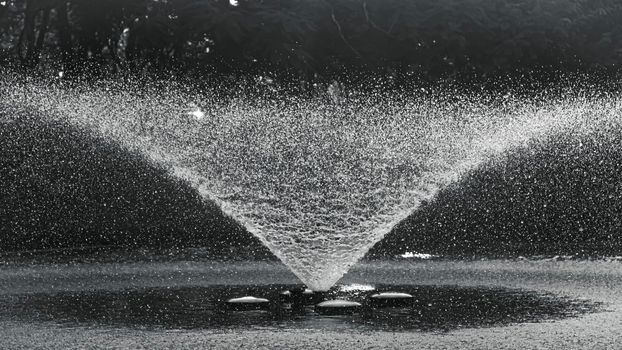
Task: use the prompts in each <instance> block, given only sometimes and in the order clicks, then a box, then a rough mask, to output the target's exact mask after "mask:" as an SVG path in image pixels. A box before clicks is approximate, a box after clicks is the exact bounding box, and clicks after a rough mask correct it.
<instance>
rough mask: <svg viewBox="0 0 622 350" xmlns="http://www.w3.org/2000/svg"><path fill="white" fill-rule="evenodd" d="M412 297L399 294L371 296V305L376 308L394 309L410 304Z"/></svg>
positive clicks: (386, 293)
mask: <svg viewBox="0 0 622 350" xmlns="http://www.w3.org/2000/svg"><path fill="white" fill-rule="evenodd" d="M412 300H413V296H412V295H411V294H408V293H401V292H383V293H378V294H374V295H372V296H371V303H372V305H373V306H376V307H396V306H404V305H407V304H410V303H411V302H412Z"/></svg>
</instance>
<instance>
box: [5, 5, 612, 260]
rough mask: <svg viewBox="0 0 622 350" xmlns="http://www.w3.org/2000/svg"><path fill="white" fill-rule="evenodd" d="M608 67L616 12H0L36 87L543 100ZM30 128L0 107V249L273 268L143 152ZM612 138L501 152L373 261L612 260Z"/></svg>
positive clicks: (604, 8)
mask: <svg viewBox="0 0 622 350" xmlns="http://www.w3.org/2000/svg"><path fill="white" fill-rule="evenodd" d="M208 49H209V50H208ZM621 57H622V3H620V2H619V1H615V0H608V1H607V0H602V1H582V0H551V1H537V0H516V1H503V0H498V1H486V0H470V1H466V0H463V1H458V0H437V1H433V0H413V1H404V0H364V1H361V0H335V1H319V0H318V1H307V0H304V1H303V0H282V1H279V0H264V1H244V0H240V1H239V4H238V6H232V5H230V4H229V2H228V1H217V0H213V1H207V0H169V1H152V0H149V1H148V0H97V1H95V0H73V1H58V0H38V1H37V0H28V1H26V0H7V1H6V2H5V4H4V5H2V6H0V64H2V65H3V66H5V67H11V69H12V70H22V71H24V72H25V73H27V74H39V75H43V76H46V75H48V76H54V77H56V76H57V74H58V72H59V71H63V72H64V77H63V79H69V80H71V79H80V80H83V79H98V78H102V77H106V78H109V77H115V76H127V75H140V76H156V77H163V78H166V79H178V78H179V79H193V78H192V77H200V80H201V81H202V83H204V84H211V83H214V84H223V82H225V83H226V82H230V83H231V84H233V85H234V84H239V82H240V81H250V82H254V83H257V82H265V81H266V79H265V78H266V77H268V78H269V79H270V80H269V81H271V83H270V84H283V85H287V86H289V87H293V88H294V89H300V91H313V90H314V89H316V87H317V86H318V85H319V86H326V85H327V84H330V83H331V82H333V81H339V82H340V83H342V84H344V86H345V88H348V87H350V86H371V87H372V88H374V89H383V90H386V89H400V88H407V87H410V86H412V85H413V84H417V85H418V86H420V85H421V84H438V83H439V82H447V81H449V82H451V83H452V84H458V85H462V86H468V87H473V86H477V87H478V88H481V87H486V88H490V89H492V90H499V91H505V90H507V89H508V88H509V89H519V90H524V89H527V90H533V91H539V90H542V89H549V88H551V87H552V86H555V85H556V84H558V83H560V82H561V81H562V80H564V81H566V80H567V79H568V77H572V76H573V75H580V76H583V77H586V76H587V77H590V79H592V80H591V82H595V83H596V84H597V85H598V84H603V85H604V84H610V83H614V84H615V83H617V82H619V81H620V62H622V61H621ZM260 77H261V78H260ZM571 79H572V78H571ZM370 81H371V82H372V83H373V84H369V82H370ZM314 84H315V85H314ZM592 88H593V87H592ZM0 98H1V97H0ZM42 120H44V118H39V116H37V115H36V114H33V113H29V112H28V111H15V110H13V109H12V108H11V106H5V105H2V103H1V101H0V121H1V124H0V251H5V252H6V251H22V252H23V251H32V250H38V249H41V250H44V251H49V250H50V249H58V248H63V249H64V248H76V247H95V249H99V248H98V247H111V248H115V249H116V248H118V249H136V248H150V249H151V248H153V249H163V248H166V249H169V248H183V247H196V246H201V247H205V249H206V251H207V254H208V255H211V256H223V257H242V256H244V257H261V258H266V257H271V254H270V253H269V252H268V251H267V250H266V249H265V248H264V247H263V246H261V244H260V243H259V241H258V240H257V239H255V238H254V237H253V236H252V235H251V234H249V233H248V232H246V231H245V230H244V229H243V228H242V227H240V226H239V225H238V224H237V223H235V222H234V221H233V220H231V219H229V218H226V217H225V216H223V215H222V213H221V212H220V210H219V209H218V208H217V207H215V206H214V205H212V204H210V203H206V202H205V201H203V200H201V198H200V197H199V195H198V194H197V193H196V192H195V191H194V190H193V189H192V188H191V187H190V186H188V185H187V184H185V183H183V182H181V181H179V180H177V179H175V178H172V177H170V176H169V175H167V174H166V172H165V171H164V170H163V169H160V168H158V167H156V166H154V165H152V164H151V163H149V162H148V161H146V160H145V159H143V157H142V156H140V155H138V154H134V153H132V152H128V151H127V150H124V149H122V148H120V147H118V146H117V145H114V144H111V143H110V142H108V141H106V140H103V139H101V138H98V137H96V136H94V135H91V134H90V133H88V132H86V131H84V130H77V129H75V128H72V127H68V126H66V125H62V124H51V123H49V122H43V121H42ZM614 135H622V132H620V133H617V134H616V133H615V132H607V133H602V134H591V135H587V136H585V137H584V138H583V139H578V138H576V137H575V138H564V137H559V138H557V139H551V140H548V141H547V142H545V143H543V144H539V145H531V146H530V148H529V149H519V150H516V151H514V152H511V153H508V154H505V155H504V157H505V158H504V159H503V160H496V161H493V162H492V163H490V164H487V165H485V166H483V167H482V168H479V169H477V170H474V171H472V172H471V173H469V174H467V176H465V177H464V178H463V179H462V180H461V181H460V182H458V183H456V184H454V185H452V186H450V187H449V188H447V189H445V190H443V191H442V192H441V193H440V194H439V196H438V197H437V198H436V199H435V200H434V201H431V202H429V203H425V204H424V205H423V207H422V208H421V209H420V210H418V211H417V212H415V213H413V214H412V215H411V217H409V218H408V219H407V220H405V221H404V222H403V223H401V224H400V225H398V226H397V227H396V228H395V229H394V230H393V231H392V232H391V233H389V234H388V235H387V237H386V238H385V239H384V240H383V241H382V242H380V243H379V244H378V245H376V246H375V247H374V248H373V249H372V251H371V252H370V256H393V255H395V254H398V253H403V252H404V251H405V250H416V251H424V252H431V253H437V254H447V255H452V256H473V255H487V256H491V255H494V256H497V255H498V256H518V255H537V254H551V255H554V254H582V255H613V254H622V223H621V220H622V219H621V217H622V215H621V214H620V213H622V200H621V198H622V181H621V180H622V179H621V175H620V174H621V171H622V164H621V163H620V160H621V159H622V154H621V153H622V151H620V147H619V145H620V144H622V142H621V141H622V139H621V138H620V137H615V136H614ZM579 145H580V146H579Z"/></svg>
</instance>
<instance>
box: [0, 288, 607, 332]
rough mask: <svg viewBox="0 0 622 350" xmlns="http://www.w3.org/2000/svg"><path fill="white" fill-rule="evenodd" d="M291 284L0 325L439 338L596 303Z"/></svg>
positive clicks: (52, 306) (120, 297)
mask: <svg viewBox="0 0 622 350" xmlns="http://www.w3.org/2000/svg"><path fill="white" fill-rule="evenodd" d="M293 287H296V286H294V285H264V286H209V287H183V288H182V287H180V288H143V289H128V290H121V291H87V292H58V293H52V294H47V293H35V294H26V295H14V296H12V297H11V298H9V299H5V300H4V301H0V319H1V318H5V319H7V318H8V319H13V320H23V321H29V322H32V321H43V322H53V323H55V324H59V325H63V326H110V327H129V328H140V329H154V330H157V329H229V328H230V329H234V328H266V327H268V328H273V329H279V328H286V329H296V328H298V329H327V330H332V331H334V330H335V329H337V330H338V329H344V330H346V329H347V330H355V331H356V330H360V331H369V330H392V331H414V330H418V331H431V332H443V331H449V330H454V329H459V328H479V327H493V326H502V325H508V324H513V323H521V322H542V321H550V320H558V319H562V318H566V317H576V316H579V315H582V314H586V313H590V312H596V311H598V309H599V304H598V303H595V302H588V301H584V300H581V301H579V300H572V299H568V298H563V297H559V296H555V295H553V294H542V293H536V292H531V291H524V290H517V289H503V288H473V287H454V286H395V285H391V286H389V285H376V286H375V289H374V290H365V291H361V290H354V291H343V290H339V289H334V290H332V291H330V292H328V293H327V294H325V295H316V296H315V297H308V298H307V299H306V300H303V301H300V300H299V301H298V302H294V303H292V302H291V300H286V299H284V297H283V296H282V295H281V294H280V293H281V292H282V291H284V290H287V289H289V288H293ZM382 291H397V292H406V293H410V294H412V295H413V298H412V300H410V301H408V302H406V303H405V304H403V305H398V306H390V305H389V306H388V307H387V306H386V305H380V306H379V305H374V304H373V303H372V302H371V299H370V298H369V297H370V296H371V295H372V294H374V293H378V292H382ZM246 295H253V296H256V297H263V298H267V299H268V300H270V303H269V304H268V305H266V307H265V308H263V309H260V310H247V311H236V310H232V309H231V308H230V307H229V306H228V304H227V303H226V300H228V299H230V298H233V297H241V296H246ZM335 298H340V299H348V300H354V301H358V302H360V303H362V307H361V308H360V310H357V311H356V312H354V313H352V314H343V315H331V316H326V315H321V314H319V313H317V312H316V310H315V307H314V304H315V303H317V302H318V301H321V300H322V299H335Z"/></svg>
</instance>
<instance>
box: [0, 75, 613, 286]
mask: <svg viewBox="0 0 622 350" xmlns="http://www.w3.org/2000/svg"><path fill="white" fill-rule="evenodd" d="M12 79H13V80H12ZM0 86H1V87H2V88H3V90H6V91H7V94H6V97H5V100H4V101H3V105H5V106H10V108H13V109H18V110H19V109H32V110H36V111H40V112H42V113H44V114H45V115H47V116H48V118H50V120H57V121H62V122H64V123H69V124H71V125H75V126H76V127H79V128H82V129H84V130H88V131H89V132H92V133H95V134H98V135H101V136H103V137H106V138H108V139H110V140H113V141H114V142H117V143H118V144H120V145H122V146H123V147H126V148H128V149H131V150H136V151H138V152H140V153H141V154H143V155H144V156H145V157H147V158H148V159H150V160H151V161H153V162H154V163H156V164H158V165H159V166H161V167H163V168H165V169H167V171H168V172H169V173H170V174H172V175H174V176H176V177H178V178H180V179H182V180H184V181H187V183H189V184H191V185H192V186H193V187H194V188H196V190H197V191H198V192H199V193H200V194H201V195H202V196H204V198H205V199H206V200H209V201H212V202H214V203H216V204H217V205H219V206H220V207H221V208H222V210H223V211H224V212H225V213H226V214H227V215H229V216H231V217H232V218H234V219H235V220H237V221H238V222H240V223H242V224H243V225H244V226H245V227H246V229H247V230H248V231H250V232H251V233H253V234H254V235H256V236H257V237H258V238H259V239H260V240H261V242H262V243H263V244H264V245H266V246H267V247H268V248H269V249H270V250H271V251H272V252H273V253H274V254H275V255H276V256H277V257H278V258H279V259H280V260H281V261H282V262H284V263H285V264H286V265H287V266H288V267H289V268H290V269H291V270H292V271H293V272H294V273H295V274H296V275H297V276H298V278H300V280H301V281H302V282H303V283H304V284H306V285H307V286H309V288H311V289H312V290H314V291H327V290H328V289H329V288H330V287H331V286H333V285H334V284H335V283H336V282H337V281H338V280H339V279H340V278H341V277H342V276H343V274H344V273H345V272H347V271H348V269H349V268H350V267H352V266H353V265H354V264H355V263H356V262H357V261H358V260H359V259H360V258H362V257H363V256H364V255H365V253H366V252H367V251H368V250H369V248H370V247H371V246H373V245H374V244H375V243H377V242H378V241H379V240H381V239H382V238H383V237H384V235H385V234H386V233H387V232H388V231H390V230H391V229H392V228H393V227H394V226H395V225H396V224H397V223H399V222H400V221H402V220H403V219H404V218H405V217H407V216H408V215H409V214H410V213H412V212H413V211H414V210H416V209H417V208H418V207H419V206H420V205H421V203H423V202H426V201H429V200H431V199H433V198H434V196H435V195H436V193H438V191H440V190H441V189H443V188H445V187H446V186H448V185H449V184H452V183H454V182H455V181H457V180H458V179H460V178H461V176H463V174H465V173H468V172H469V171H472V170H473V169H477V167H479V166H481V165H482V164H484V163H491V162H494V161H495V159H497V157H501V156H502V155H503V154H504V152H507V151H508V150H511V149H514V148H517V147H523V146H525V145H527V144H529V143H537V142H546V141H547V139H548V138H549V137H551V135H555V134H560V133H572V134H588V133H590V132H592V131H593V130H596V129H599V128H601V127H602V126H603V125H607V124H612V123H613V124H616V123H617V124H619V117H618V115H619V109H620V104H619V103H618V100H617V98H616V97H611V98H608V99H607V100H606V101H603V100H602V99H592V98H588V97H582V96H581V95H580V94H576V95H574V96H573V97H568V98H565V99H562V100H554V99H552V100H551V102H549V103H545V104H542V103H541V102H540V101H532V100H530V99H521V98H513V97H512V98H506V97H503V98H496V99H495V98H489V97H486V96H483V97H479V98H478V97H473V96H455V92H453V91H452V92H448V93H451V94H454V95H452V96H451V98H447V96H444V95H443V94H442V93H439V95H438V96H429V95H425V96H422V95H417V94H416V93H415V94H410V95H408V94H402V95H392V96H390V97H387V98H386V99H382V98H377V97H375V98H371V97H370V96H366V95H364V94H362V95H360V96H355V97H353V98H350V99H346V100H345V101H344V102H343V103H341V104H340V105H339V106H338V107H336V106H333V105H330V104H327V103H326V102H325V101H324V102H322V101H321V100H318V99H313V98H298V97H292V96H282V97H279V98H277V99H274V98H262V97H257V96H240V97H238V98H236V99H231V100H219V99H217V98H214V97H213V96H210V95H209V93H201V94H198V93H196V94H195V93H188V92H187V91H186V92H183V91H181V90H180V91H176V90H175V89H173V88H166V89H163V88H162V87H157V86H145V87H143V89H142V91H141V92H140V93H136V92H135V91H136V90H135V89H134V87H133V86H131V84H129V85H128V84H127V83H120V82H114V81H112V82H106V83H103V84H101V86H99V87H97V86H96V87H86V86H80V87H79V88H75V87H64V86H58V85H53V84H45V83H44V82H36V81H32V80H31V81H28V82H26V83H24V82H23V81H22V80H19V79H16V78H15V77H14V76H12V75H11V74H8V75H5V76H4V77H3V80H2V81H1V82H0ZM24 96H27V98H24ZM197 106H201V107H200V108H199V107H197ZM197 108H199V110H200V111H201V113H203V115H202V117H201V118H196V117H195V116H194V114H192V112H193V111H196V110H197ZM188 113H190V115H189V114H188Z"/></svg>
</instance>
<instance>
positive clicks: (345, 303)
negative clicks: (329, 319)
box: [315, 300, 361, 315]
mask: <svg viewBox="0 0 622 350" xmlns="http://www.w3.org/2000/svg"><path fill="white" fill-rule="evenodd" d="M360 308H361V303H358V302H356V301H350V300H327V301H323V302H321V303H319V304H317V305H315V311H317V312H318V313H320V314H323V315H344V314H352V313H355V312H357V311H358V310H359V309H360Z"/></svg>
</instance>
